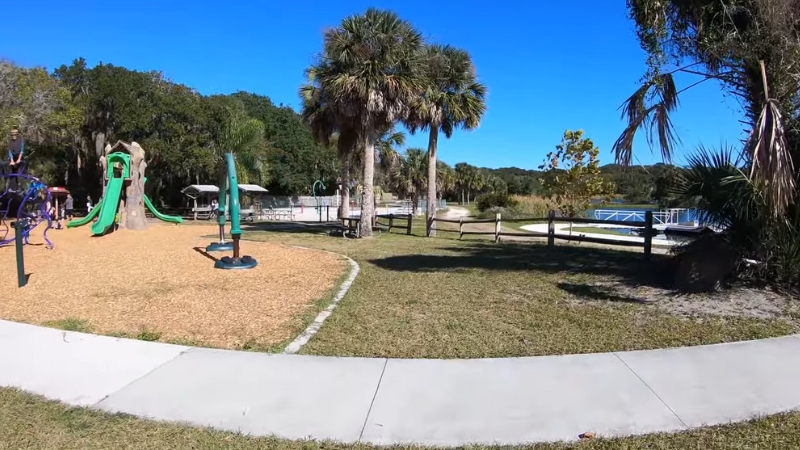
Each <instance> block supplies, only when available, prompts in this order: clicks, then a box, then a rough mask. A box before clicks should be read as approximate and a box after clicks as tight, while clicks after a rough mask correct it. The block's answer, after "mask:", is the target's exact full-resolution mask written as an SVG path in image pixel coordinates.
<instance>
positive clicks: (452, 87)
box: [408, 44, 486, 235]
mask: <svg viewBox="0 0 800 450" xmlns="http://www.w3.org/2000/svg"><path fill="white" fill-rule="evenodd" d="M425 62H426V86H425V89H424V91H423V93H422V96H421V97H420V99H419V100H418V103H417V105H416V108H415V110H414V113H413V114H412V116H411V117H410V118H409V120H408V122H409V123H408V125H409V129H410V130H411V132H412V133H413V132H414V131H416V129H417V128H420V129H423V130H428V133H429V134H428V207H427V219H428V221H429V223H430V221H432V220H433V219H434V218H435V217H436V186H437V184H436V169H437V165H436V158H437V147H438V142H439V131H441V132H442V133H444V135H445V137H446V138H448V139H449V138H450V137H451V136H452V135H453V131H454V130H455V129H456V128H462V129H465V130H472V129H475V128H477V127H478V125H479V124H480V120H481V117H483V113H484V112H485V111H486V103H485V97H486V87H485V86H484V85H483V84H481V83H480V82H478V79H477V74H476V72H475V66H474V65H473V63H472V59H471V58H470V55H469V53H467V52H466V51H464V50H461V49H458V48H455V47H451V46H449V45H435V44H434V45H429V46H427V47H426V49H425ZM428 229H429V230H430V231H429V234H430V235H434V234H436V229H435V228H434V227H428Z"/></svg>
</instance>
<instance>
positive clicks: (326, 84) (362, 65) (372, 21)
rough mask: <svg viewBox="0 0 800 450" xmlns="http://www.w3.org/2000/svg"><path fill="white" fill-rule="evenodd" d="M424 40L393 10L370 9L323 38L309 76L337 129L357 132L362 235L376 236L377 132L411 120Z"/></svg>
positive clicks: (420, 80) (420, 84)
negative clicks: (374, 228) (360, 168)
mask: <svg viewBox="0 0 800 450" xmlns="http://www.w3.org/2000/svg"><path fill="white" fill-rule="evenodd" d="M422 48H423V41H422V36H421V35H420V33H419V32H418V31H417V30H416V29H415V28H414V27H413V26H412V25H411V24H410V23H409V22H407V21H405V20H402V19H400V18H399V17H398V16H397V14H395V13H393V12H390V11H381V10H378V9H374V8H370V9H368V10H367V11H366V12H365V13H364V14H361V15H354V16H350V17H347V18H345V19H344V20H342V23H341V24H340V25H339V26H338V27H336V28H334V29H332V30H329V31H326V32H325V35H324V48H323V52H322V55H321V56H320V60H319V61H318V62H317V63H316V64H315V65H314V68H313V71H311V72H310V73H309V75H310V77H312V78H313V84H314V85H315V86H317V87H318V88H319V89H320V90H321V92H322V95H321V98H323V99H324V101H325V102H329V103H330V107H331V108H332V110H331V111H332V117H333V118H334V120H335V124H336V127H337V128H338V129H339V130H340V131H341V130H343V129H347V130H353V131H354V135H355V137H356V139H357V145H358V146H359V147H361V148H362V149H363V154H364V158H363V190H362V192H363V201H362V206H361V221H360V223H359V228H360V230H359V231H360V234H361V236H364V237H367V236H372V223H373V219H374V215H375V205H374V190H373V178H374V174H375V144H376V140H377V136H378V133H379V132H380V131H381V130H385V129H388V128H390V126H391V125H392V124H393V123H395V122H396V121H398V120H403V119H406V118H407V117H408V115H409V112H410V109H411V105H412V102H413V101H414V99H415V98H417V96H418V93H419V92H420V91H421V86H422V76H421V73H420V71H421V69H420V67H421V65H420V64H419V61H420V56H421V49H422Z"/></svg>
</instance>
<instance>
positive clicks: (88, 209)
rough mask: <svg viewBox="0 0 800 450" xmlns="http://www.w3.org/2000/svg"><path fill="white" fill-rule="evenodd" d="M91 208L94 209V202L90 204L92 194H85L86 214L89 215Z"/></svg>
mask: <svg viewBox="0 0 800 450" xmlns="http://www.w3.org/2000/svg"><path fill="white" fill-rule="evenodd" d="M93 209H94V204H92V196H91V195H87V196H86V214H87V215H89V213H91V212H92V210H93Z"/></svg>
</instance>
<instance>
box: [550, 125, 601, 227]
mask: <svg viewBox="0 0 800 450" xmlns="http://www.w3.org/2000/svg"><path fill="white" fill-rule="evenodd" d="M599 155H600V149H598V148H597V147H595V146H594V142H592V140H591V139H588V138H584V137H583V130H578V131H570V130H567V131H565V132H564V138H563V139H562V141H561V143H560V144H558V145H557V146H556V151H555V152H550V153H548V154H547V159H546V160H545V163H544V164H542V165H541V166H540V167H539V168H540V169H542V170H544V171H545V173H553V174H554V176H553V177H550V178H543V179H542V185H543V187H544V191H545V197H546V198H547V199H549V200H552V201H554V202H555V205H556V207H557V208H558V210H559V211H560V213H561V214H562V215H563V216H566V217H577V216H578V214H579V213H583V212H584V211H585V210H586V209H587V208H588V206H589V204H590V203H591V200H592V199H594V198H595V197H599V196H606V197H607V196H609V195H611V194H612V193H613V185H611V184H610V183H608V182H607V181H605V180H604V179H603V176H602V174H601V173H600V160H599Z"/></svg>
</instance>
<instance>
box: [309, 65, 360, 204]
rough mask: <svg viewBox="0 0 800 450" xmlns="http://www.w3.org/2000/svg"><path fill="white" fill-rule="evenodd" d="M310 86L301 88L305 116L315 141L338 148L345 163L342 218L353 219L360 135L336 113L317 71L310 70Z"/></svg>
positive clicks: (340, 158)
mask: <svg viewBox="0 0 800 450" xmlns="http://www.w3.org/2000/svg"><path fill="white" fill-rule="evenodd" d="M306 77H307V79H308V82H307V83H306V84H304V85H302V86H301V87H300V100H301V102H302V107H301V113H300V114H301V116H302V117H303V120H304V121H305V122H306V123H307V124H308V125H309V126H310V127H311V130H312V132H313V135H314V139H315V140H316V141H317V142H320V143H321V144H323V145H325V146H326V147H327V146H335V147H336V152H337V155H338V157H339V160H340V161H341V163H342V166H341V170H342V171H341V174H340V176H339V180H338V184H339V185H340V195H341V204H340V205H339V217H350V185H351V180H352V168H353V167H357V166H355V165H353V157H352V155H353V152H354V151H355V149H356V147H355V144H356V141H357V139H356V134H355V133H356V131H355V129H354V128H353V127H352V126H351V125H352V123H351V121H348V120H346V118H345V117H343V116H342V115H341V114H340V112H339V111H338V110H337V109H336V108H337V106H336V105H335V104H334V102H333V101H332V99H331V98H330V96H329V95H327V92H326V91H324V90H323V89H322V88H321V86H320V83H319V82H318V80H317V70H316V67H314V66H312V67H311V68H309V69H307V70H306Z"/></svg>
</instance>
